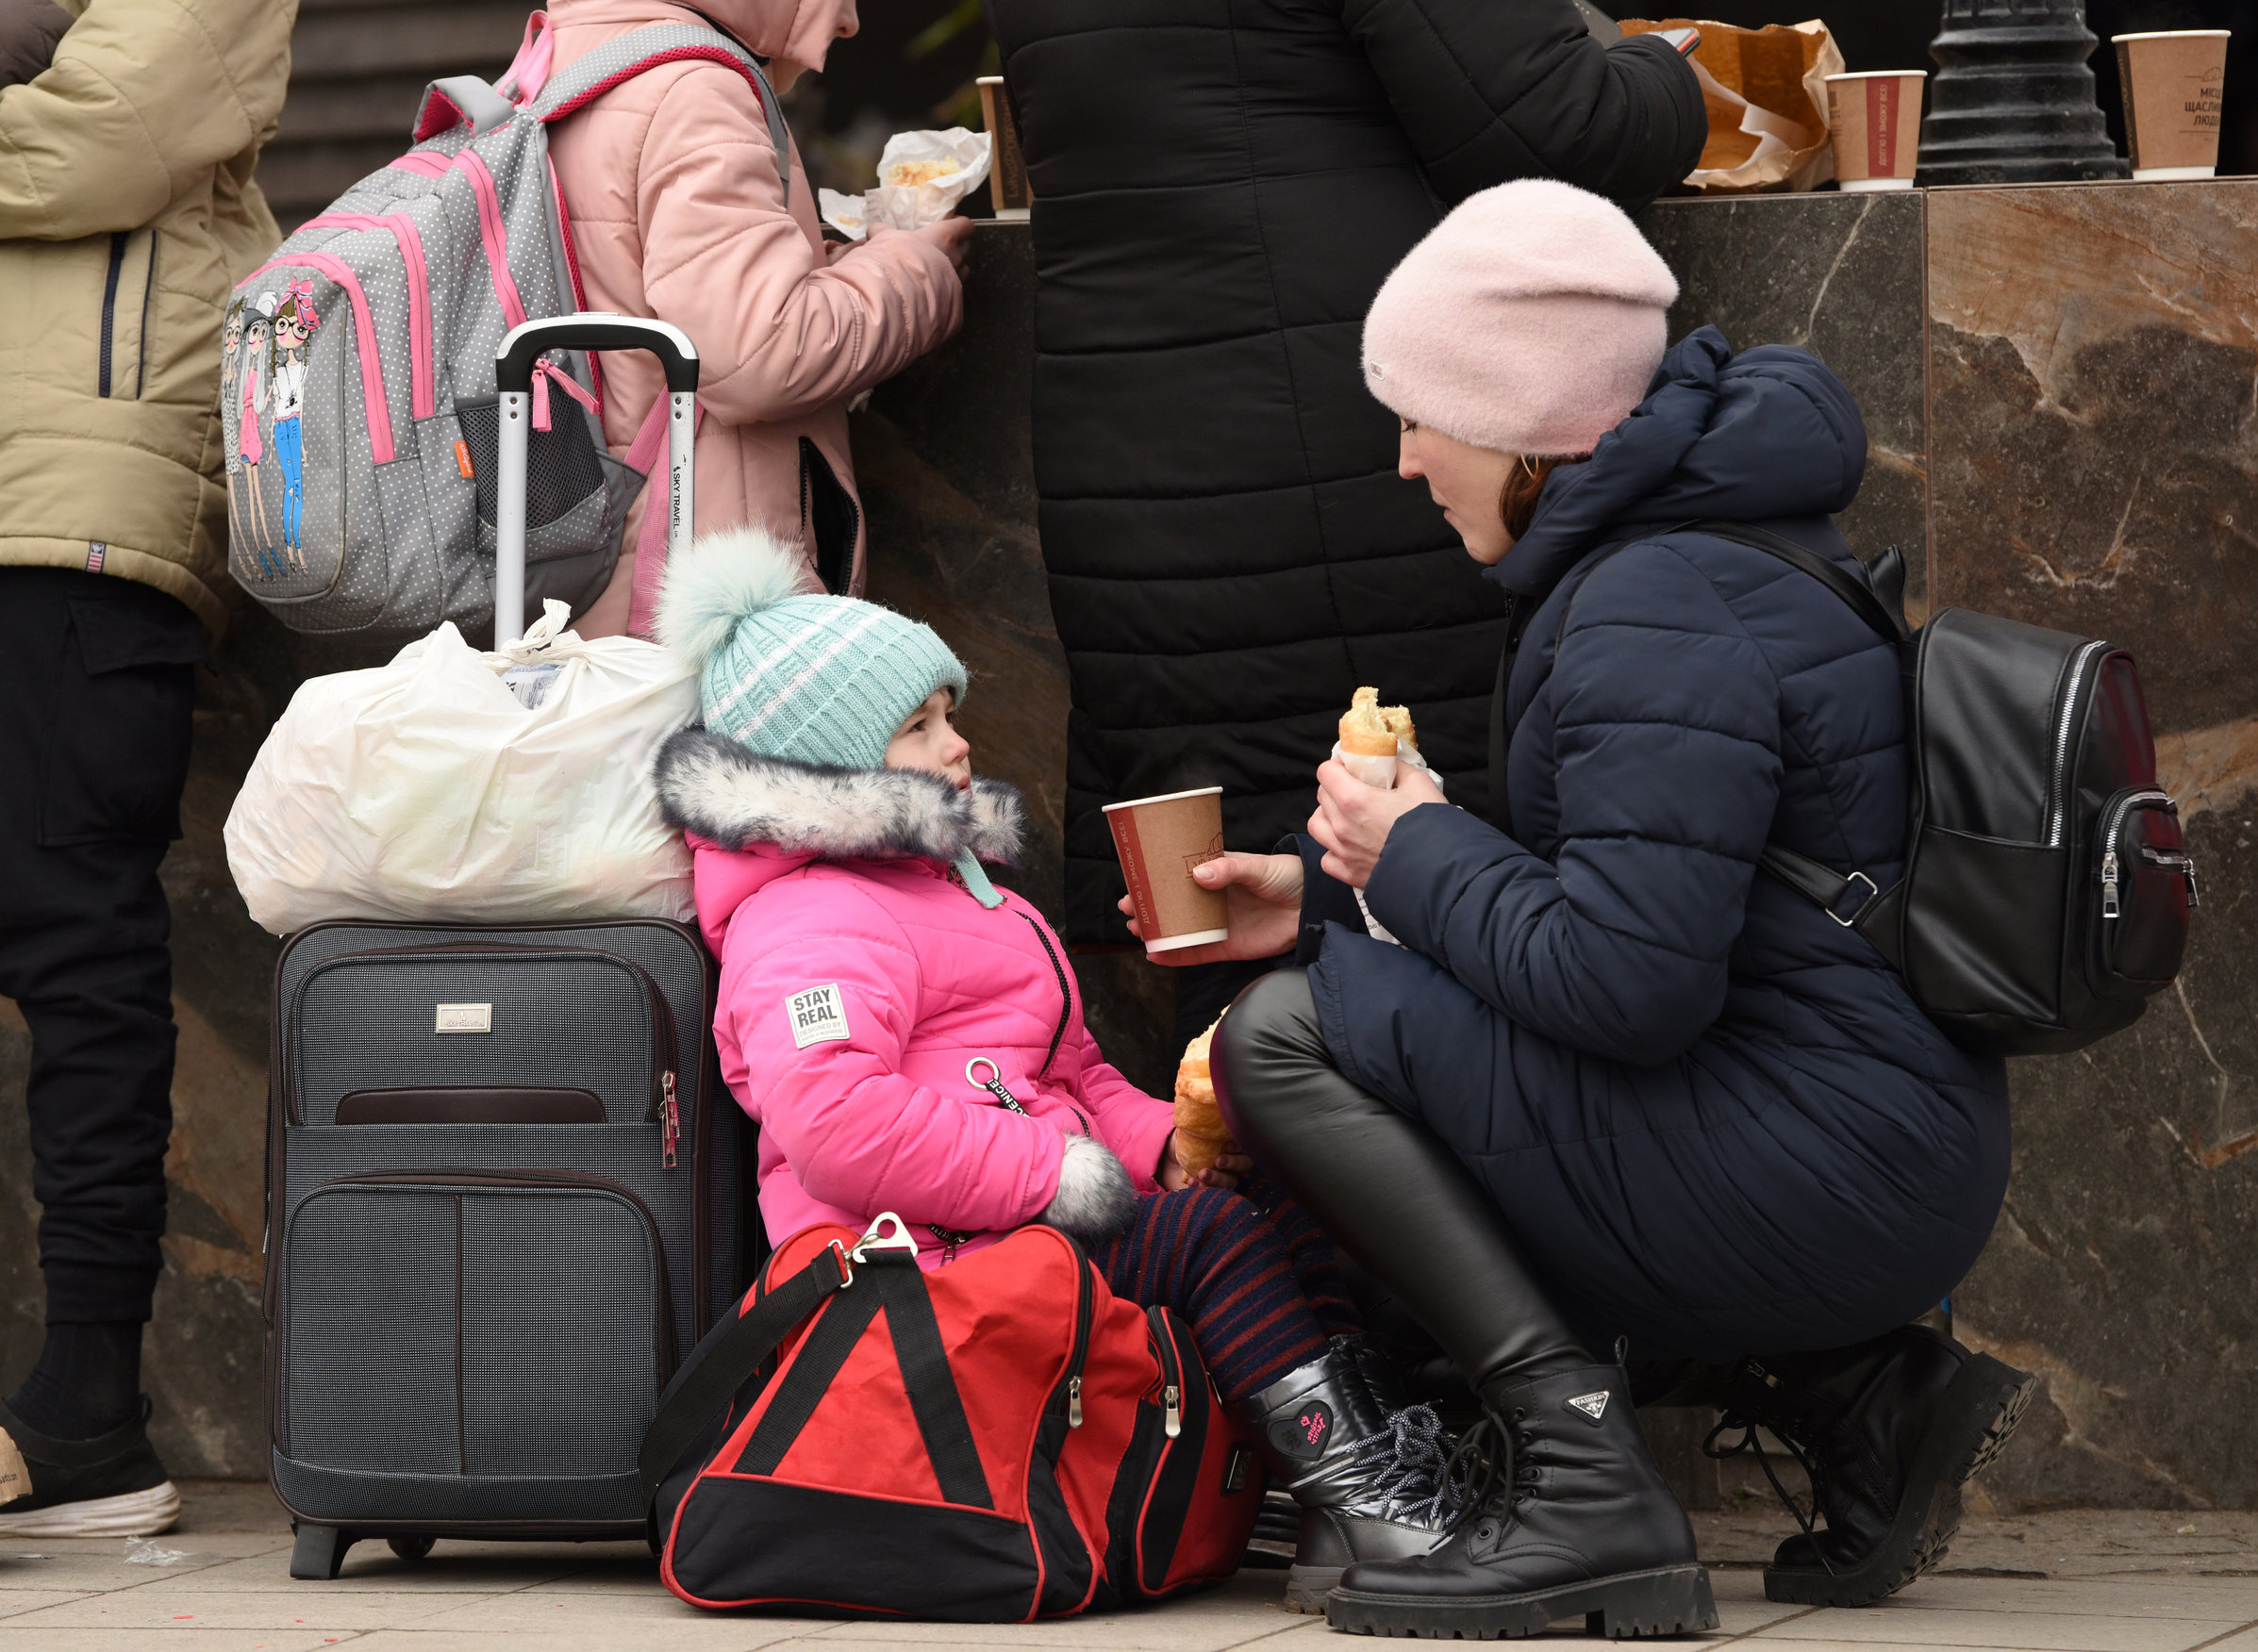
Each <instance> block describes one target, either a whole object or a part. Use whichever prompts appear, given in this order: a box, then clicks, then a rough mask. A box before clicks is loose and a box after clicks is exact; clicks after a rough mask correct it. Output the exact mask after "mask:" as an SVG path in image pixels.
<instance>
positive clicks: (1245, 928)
mask: <svg viewBox="0 0 2258 1652" xmlns="http://www.w3.org/2000/svg"><path fill="white" fill-rule="evenodd" d="M1192 879H1193V881H1194V882H1195V883H1197V884H1199V885H1200V886H1201V887H1202V888H1203V889H1220V890H1221V891H1222V892H1223V900H1224V902H1225V911H1226V914H1227V916H1226V917H1225V918H1224V922H1225V923H1226V924H1227V925H1228V926H1229V927H1230V930H1231V938H1230V939H1229V940H1225V941H1210V942H1208V943H1207V944H1206V945H1205V946H1204V947H1179V948H1177V949H1176V950H1174V951H1171V952H1155V953H1150V954H1148V956H1150V957H1151V958H1152V961H1153V962H1154V963H1155V964H1170V965H1174V966H1179V967H1180V966H1184V965H1187V964H1220V963H1224V962H1226V961H1227V960H1230V959H1234V958H1275V957H1276V956H1277V955H1278V954H1279V953H1281V952H1290V951H1292V950H1294V942H1295V940H1296V939H1297V938H1299V936H1300V935H1301V933H1302V862H1301V858H1300V857H1299V856H1298V855H1290V854H1240V853H1238V852H1237V851H1232V852H1231V853H1229V854H1226V855H1222V856H1220V857H1219V858H1217V859H1215V860H1211V861H1206V862H1204V863H1203V864H1201V865H1199V866H1196V867H1193V868H1192ZM1121 910H1122V911H1123V912H1124V913H1127V914H1128V915H1129V933H1131V934H1133V935H1136V936H1137V938H1138V939H1140V940H1141V939H1143V938H1144V936H1143V932H1142V931H1140V930H1139V929H1138V927H1137V911H1136V908H1135V907H1134V906H1133V905H1132V904H1131V902H1130V900H1129V897H1128V896H1126V895H1124V896H1122V897H1121Z"/></svg>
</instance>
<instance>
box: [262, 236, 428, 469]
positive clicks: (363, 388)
mask: <svg viewBox="0 0 2258 1652" xmlns="http://www.w3.org/2000/svg"><path fill="white" fill-rule="evenodd" d="M269 270H319V271H320V272H321V273H323V274H324V275H326V276H328V277H329V279H330V280H332V281H334V282H336V283H337V284H338V286H339V287H340V288H341V289H344V294H345V296H346V298H348V299H349V300H351V301H352V304H353V342H354V344H355V345H356V346H357V348H358V349H359V351H360V400H361V411H362V414H363V415H364V416H365V417H366V418H367V420H368V421H369V457H370V458H371V459H373V460H374V462H376V463H377V464H379V465H389V464H390V463H391V462H392V412H391V408H390V405H388V404H387V403H386V401H385V399H384V363H383V360H382V359H381V358H380V357H379V356H378V355H377V354H376V323H375V322H374V319H372V318H371V316H370V314H369V295H368V294H367V293H365V292H363V291H361V289H360V277H358V276H357V275H356V274H354V273H353V272H352V271H351V270H349V269H347V268H346V267H345V265H344V264H343V263H342V262H340V260H338V259H336V258H333V257H331V256H329V255H328V254H327V253H293V254H291V256H288V257H282V258H272V259H269V260H268V261H267V262H266V263H264V264H261V265H260V266H259V267H258V268H257V269H256V270H254V271H252V272H251V273H250V274H248V275H246V276H244V277H243V282H251V281H255V280H257V278H258V277H259V276H261V275H264V274H265V273H267V272H268V271H269ZM238 285H239V286H240V285H242V283H238Z"/></svg>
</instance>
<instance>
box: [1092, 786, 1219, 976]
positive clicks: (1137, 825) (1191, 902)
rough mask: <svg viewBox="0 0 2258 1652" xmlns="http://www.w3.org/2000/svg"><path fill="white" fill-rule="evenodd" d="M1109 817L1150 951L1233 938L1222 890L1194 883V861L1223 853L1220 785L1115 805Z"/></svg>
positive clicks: (1109, 806)
mask: <svg viewBox="0 0 2258 1652" xmlns="http://www.w3.org/2000/svg"><path fill="white" fill-rule="evenodd" d="M1105 823H1106V824H1107V825H1109V826H1111V827H1112V828H1113V847H1114V852H1115V853H1117V854H1119V855H1120V856H1121V875H1122V876H1123V877H1124V878H1126V879H1127V880H1128V881H1129V905H1130V909H1131V910H1132V911H1134V912H1135V913H1136V914H1137V928H1138V929H1139V930H1140V931H1142V932H1143V938H1144V943H1145V950H1146V951H1147V952H1148V953H1152V952H1172V951H1174V950H1176V949H1178V948H1179V947H1198V946H1204V945H1205V944H1206V943H1208V942H1209V941H1220V940H1227V939H1229V938H1230V935H1231V928H1230V920H1229V917H1228V913H1229V908H1228V907H1227V906H1226V905H1225V903H1224V900H1223V896H1222V893H1221V891H1220V890H1214V889H1203V888H1201V887H1200V885H1199V884H1196V883H1194V882H1193V881H1192V867H1197V866H1203V865H1204V864H1206V863H1207V862H1208V861H1211V860H1214V859H1216V858H1218V857H1219V856H1220V855H1221V854H1222V852H1223V788H1222V787H1221V786H1220V785H1210V786H1203V787H1202V788H1201V789H1200V790H1198V791H1185V792H1170V793H1169V794H1168V795H1167V796H1165V797H1157V798H1133V799H1131V800H1130V801H1128V802H1125V803H1108V804H1106V805H1105Z"/></svg>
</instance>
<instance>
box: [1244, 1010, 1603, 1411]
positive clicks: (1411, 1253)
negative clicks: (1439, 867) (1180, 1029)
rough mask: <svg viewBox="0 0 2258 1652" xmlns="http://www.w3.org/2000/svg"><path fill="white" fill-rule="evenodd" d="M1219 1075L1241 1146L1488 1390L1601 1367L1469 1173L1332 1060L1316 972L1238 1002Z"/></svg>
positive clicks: (1430, 1137)
mask: <svg viewBox="0 0 2258 1652" xmlns="http://www.w3.org/2000/svg"><path fill="white" fill-rule="evenodd" d="M1213 1070H1214V1073H1215V1089H1216V1096H1217V1098H1218V1099H1219V1100H1220V1101H1221V1103H1222V1108H1223V1115H1224V1116H1225V1117H1226V1118H1228V1119H1229V1120H1230V1122H1231V1129H1232V1133H1233V1134H1234V1135H1236V1136H1237V1138H1238V1140H1239V1143H1240V1144H1241V1145H1242V1146H1243V1147H1244V1148H1246V1149H1247V1150H1248V1151H1249V1152H1250V1153H1252V1154H1254V1157H1255V1159H1256V1160H1257V1161H1259V1162H1260V1163H1261V1164H1262V1165H1263V1166H1264V1167H1265V1168H1266V1169H1268V1170H1269V1171H1270V1173H1271V1174H1272V1175H1274V1176H1276V1177H1277V1178H1278V1180H1279V1181H1283V1182H1284V1183H1285V1184H1286V1186H1287V1188H1288V1189H1289V1190H1290V1191H1291V1192H1292V1194H1293V1196H1294V1198H1297V1199H1299V1200H1300V1201H1301V1202H1302V1204H1303V1206H1304V1207H1305V1208H1306V1209H1307V1210H1308V1211H1309V1213H1310V1214H1312V1215H1314V1216H1315V1217H1316V1218H1317V1219H1318V1222H1319V1224H1320V1226H1321V1227H1322V1228H1323V1229H1324V1230H1325V1231H1326V1232H1327V1233H1328V1234H1330V1235H1331V1236H1332V1238H1333V1241H1334V1243H1335V1244H1336V1245H1337V1246H1339V1247H1341V1248H1342V1249H1344V1250H1346V1251H1348V1252H1349V1254H1350V1255H1351V1256H1353V1257H1354V1258H1355V1259H1356V1261H1357V1262H1358V1263H1359V1264H1362V1265H1363V1266H1364V1268H1365V1269H1366V1270H1367V1271H1368V1272H1370V1274H1371V1275H1372V1276H1373V1277H1374V1278H1376V1279H1378V1280H1380V1282H1381V1283H1382V1284H1384V1285H1386V1287H1387V1288H1388V1290H1389V1291H1391V1292H1392V1293H1393V1294H1394V1295H1395V1297H1397V1299H1398V1300H1399V1301H1400V1302H1401V1303H1402V1304H1403V1307H1404V1308H1405V1309H1406V1310H1407V1311H1408V1312H1409V1313H1410V1314H1411V1316H1412V1317H1413V1318H1414V1319H1417V1320H1418V1321H1419V1322H1420V1325H1422V1326H1424V1327H1425V1328H1426V1330H1427V1333H1428V1334H1429V1335H1430V1336H1432V1337H1434V1338H1435V1340H1436V1342H1437V1343H1439V1344H1440V1345H1441V1346H1442V1349H1443V1351H1444V1352H1445V1353H1447V1354H1449V1355H1450V1356H1451V1358H1452V1360H1453V1362H1455V1363H1456V1364H1457V1366H1458V1368H1459V1370H1461V1371H1462V1372H1464V1373H1465V1374H1466V1376H1467V1378H1468V1379H1469V1380H1470V1381H1472V1382H1473V1383H1474V1384H1475V1385H1476V1386H1477V1387H1480V1386H1481V1385H1482V1384H1484V1383H1486V1382H1488V1381H1491V1380H1493V1379H1497V1378H1501V1377H1505V1376H1512V1377H1514V1378H1517V1379H1518V1378H1525V1377H1532V1376H1541V1375H1543V1374H1545V1373H1547V1372H1551V1371H1559V1370H1567V1369H1570V1368H1572V1367H1575V1366H1580V1365H1589V1364H1592V1363H1594V1361H1593V1360H1592V1358H1591V1356H1590V1355H1589V1354H1588V1353H1587V1352H1586V1351H1585V1349H1584V1348H1583V1347H1582V1346H1579V1345H1578V1343H1577V1341H1576V1338H1575V1336H1574V1334H1573V1333H1572V1332H1570V1330H1569V1328H1568V1325H1567V1323H1566V1322H1565V1321H1564V1320H1563V1319H1562V1318H1561V1316H1560V1313H1559V1312H1558V1310H1556V1309H1555V1308H1554V1307H1553V1306H1552V1303H1551V1301H1549V1300H1548V1299H1547V1298H1546V1297H1545V1294H1544V1292H1543V1290H1542V1289H1540V1288H1539V1287H1538V1285H1537V1283H1536V1280H1535V1279H1534V1278H1533V1277H1532V1276H1531V1275H1530V1273H1529V1270H1528V1269H1527V1268H1526V1267H1525V1266H1524V1265H1523V1264H1522V1263H1521V1259H1520V1257H1519V1255H1518V1254H1517V1253H1516V1251H1515V1250H1514V1247H1513V1244H1512V1242H1511V1240H1510V1239H1509V1238H1508V1237H1507V1236H1506V1233H1505V1230H1504V1226H1503V1223H1501V1222H1500V1221H1499V1219H1498V1211H1497V1207H1496V1206H1495V1205H1494V1204H1492V1203H1491V1202H1490V1199H1489V1197H1488V1195H1486V1193H1484V1192H1483V1191H1482V1189H1481V1188H1480V1187H1478V1186H1476V1185H1475V1182H1474V1180H1473V1178H1472V1177H1471V1176H1470V1175H1469V1174H1468V1173H1467V1170H1466V1167H1465V1166H1464V1165H1461V1164H1460V1163H1459V1162H1458V1160H1457V1159H1456V1158H1455V1157H1454V1156H1453V1154H1452V1152H1451V1150H1450V1149H1449V1148H1446V1147H1444V1146H1443V1145H1442V1143H1441V1142H1439V1141H1437V1140H1436V1138H1435V1136H1434V1135H1433V1134H1432V1133H1430V1132H1428V1131H1427V1129H1426V1128H1425V1127H1424V1126H1422V1125H1420V1124H1416V1123H1414V1122H1413V1121H1412V1120H1410V1119H1408V1118H1405V1117H1404V1116H1403V1115H1402V1114H1400V1113H1398V1112H1397V1111H1396V1110H1395V1109H1394V1108H1392V1107H1390V1106H1389V1105H1388V1104H1387V1103H1386V1101H1383V1100H1380V1099H1376V1098H1374V1097H1371V1096H1368V1095H1366V1094H1365V1093H1364V1092H1363V1091H1362V1090H1359V1089H1358V1088H1357V1087H1356V1086H1355V1085H1354V1084H1353V1083H1351V1082H1349V1081H1348V1080H1347V1079H1345V1078H1343V1077H1342V1076H1341V1074H1340V1071H1339V1069H1338V1068H1337V1067H1336V1066H1334V1065H1333V1057H1332V1055H1331V1054H1330V1053H1329V1052H1328V1051H1327V1049H1326V1048H1325V1035H1324V1033H1323V1032H1322V1031H1321V1030H1320V1027H1319V1024H1318V1017H1317V1007H1316V1004H1315V1003H1314V1001H1313V1000H1312V999H1311V997H1310V992H1309V980H1308V977H1307V975H1306V973H1305V972H1303V970H1300V969H1281V970H1278V971H1276V972H1274V973H1272V974H1269V975H1266V976H1264V977H1263V978H1262V979H1261V980H1259V981H1257V982H1255V983H1254V984H1253V985H1252V986H1250V987H1248V988H1247V989H1246V991H1244V992H1243V993H1241V994H1240V995H1239V996H1238V999H1237V1002H1235V1003H1234V1004H1233V1005H1232V1007H1231V1011H1230V1014H1229V1015H1227V1016H1224V1018H1223V1025H1222V1028H1221V1030H1220V1032H1219V1033H1217V1034H1216V1040H1215V1050H1214V1068H1213Z"/></svg>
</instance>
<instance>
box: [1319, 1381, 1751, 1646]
mask: <svg viewBox="0 0 2258 1652" xmlns="http://www.w3.org/2000/svg"><path fill="white" fill-rule="evenodd" d="M1482 1399H1483V1403H1484V1405H1485V1406H1486V1408H1487V1411H1488V1413H1489V1416H1488V1422H1487V1425H1486V1427H1487V1429H1489V1430H1491V1432H1490V1435H1489V1438H1488V1440H1487V1441H1486V1443H1485V1444H1486V1446H1487V1451H1488V1459H1489V1462H1488V1465H1487V1473H1486V1477H1485V1478H1486V1479H1488V1480H1489V1482H1490V1483H1489V1485H1488V1486H1487V1488H1486V1490H1484V1489H1483V1488H1481V1487H1479V1486H1477V1487H1476V1488H1475V1491H1476V1493H1477V1495H1478V1496H1479V1501H1478V1502H1477V1503H1476V1505H1475V1507H1474V1508H1473V1509H1472V1510H1471V1511H1470V1512H1469V1515H1468V1516H1467V1517H1466V1518H1464V1519H1463V1520H1462V1521H1461V1523H1460V1524H1459V1526H1458V1528H1457V1529H1456V1530H1455V1531H1453V1533H1452V1535H1451V1537H1450V1539H1449V1540H1448V1541H1447V1542H1446V1543H1444V1544H1443V1545H1441V1546H1440V1547H1438V1548H1436V1550H1435V1551H1434V1552H1433V1553H1432V1554H1428V1555H1425V1556H1421V1557H1420V1558H1418V1559H1416V1560H1405V1561H1360V1562H1359V1563H1358V1564H1355V1565H1353V1566H1351V1567H1350V1568H1349V1569H1348V1571H1347V1572H1345V1573H1344V1574H1343V1575H1342V1577H1341V1580H1340V1583H1339V1585H1338V1586H1337V1588H1336V1589H1335V1590H1334V1591H1333V1595H1332V1598H1331V1599H1330V1600H1329V1601H1328V1602H1327V1603H1326V1607H1325V1619H1326V1621H1327V1622H1328V1623H1330V1624H1331V1625H1332V1626H1333V1627H1335V1628H1337V1629H1350V1630H1353V1631H1355V1632H1356V1633H1359V1634H1367V1635H1371V1634H1380V1635H1420V1636H1424V1637H1427V1638H1429V1639H1434V1640H1466V1641H1487V1640H1492V1639H1495V1638H1496V1637H1498V1636H1501V1635H1512V1636H1519V1635H1533V1634H1536V1633H1537V1632H1539V1631H1540V1630H1542V1629H1543V1628H1544V1627H1546V1626H1547V1625H1549V1624H1552V1623H1553V1622H1555V1621H1557V1620H1559V1619H1561V1618H1568V1617H1576V1616H1582V1617H1583V1619H1584V1626H1585V1627H1586V1630H1588V1631H1589V1632H1591V1633H1594V1634H1603V1635H1606V1636H1608V1637H1609V1638H1610V1639H1621V1638H1622V1637H1624V1636H1627V1635H1678V1634H1694V1633H1698V1632H1700V1631H1702V1630H1704V1629H1713V1628H1715V1627H1717V1604H1716V1601H1715V1600H1714V1599H1713V1598H1712V1596H1711V1594H1710V1590H1709V1574H1708V1573H1707V1572H1706V1571H1705V1570H1703V1569H1702V1564H1701V1562H1700V1561H1697V1560H1696V1559H1695V1557H1694V1538H1693V1528H1692V1527H1691V1526H1690V1525H1688V1524H1687V1522H1686V1519H1685V1511H1683V1510H1682V1509H1680V1508H1679V1507H1678V1500H1677V1498H1676V1497H1674V1496H1672V1495H1670V1490H1669V1486H1667V1485H1665V1484H1664V1483H1663V1479H1662V1476H1661V1473H1660V1471H1658V1470H1657V1469H1656V1468H1655V1466H1654V1461H1653V1459H1652V1457H1651V1456H1649V1455H1648V1452H1647V1445H1646V1440H1645V1438H1644V1436H1642V1435H1641V1434H1640V1433H1639V1431H1638V1424H1637V1422H1636V1421H1635V1419H1634V1417H1633V1415H1632V1411H1631V1396H1630V1390H1629V1384H1628V1383H1627V1382H1626V1381H1625V1379H1624V1378H1623V1374H1622V1372H1621V1371H1620V1369H1619V1368H1618V1367H1616V1366H1612V1365H1591V1366H1586V1367H1585V1368H1583V1369H1581V1370H1571V1371H1561V1372H1556V1373H1553V1374H1552V1375H1550V1376H1545V1377H1537V1378H1534V1379H1514V1378H1511V1377H1506V1378H1501V1379H1492V1380H1490V1381H1487V1382H1485V1383H1484V1384H1483V1385H1482ZM1470 1438H1471V1437H1470V1436H1469V1439H1470Z"/></svg>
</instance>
